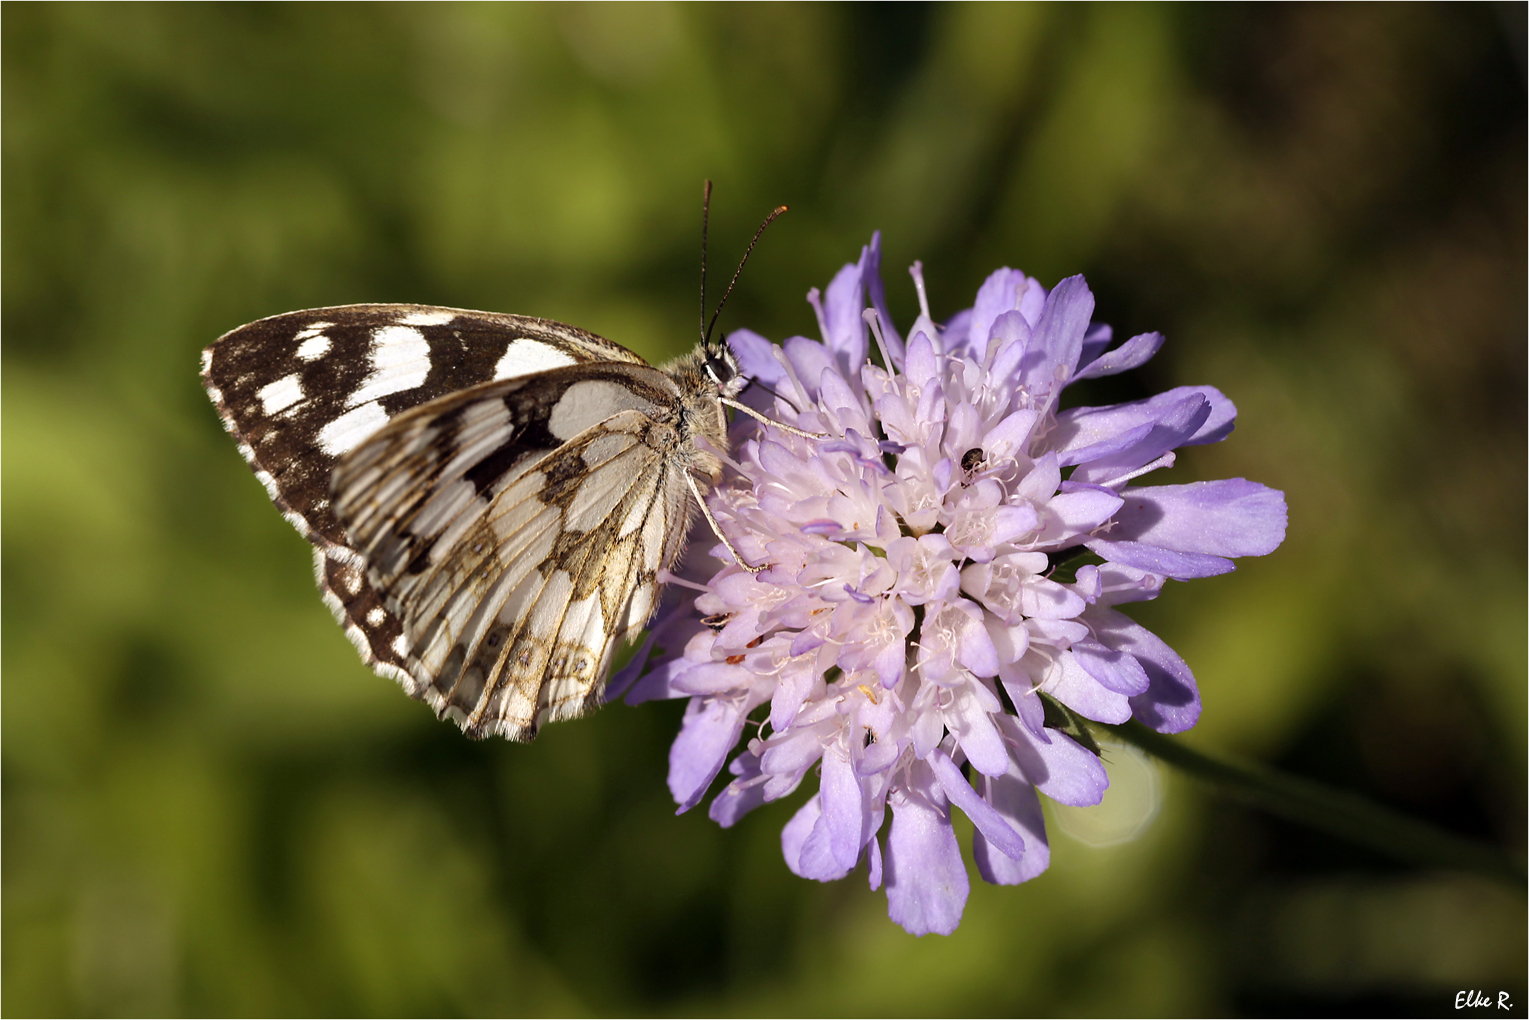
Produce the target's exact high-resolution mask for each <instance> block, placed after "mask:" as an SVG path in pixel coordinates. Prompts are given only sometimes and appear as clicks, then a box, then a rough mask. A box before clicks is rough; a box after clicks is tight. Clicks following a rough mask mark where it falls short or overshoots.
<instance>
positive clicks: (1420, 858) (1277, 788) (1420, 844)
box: [1094, 719, 1526, 887]
mask: <svg viewBox="0 0 1529 1020" xmlns="http://www.w3.org/2000/svg"><path fill="white" fill-rule="evenodd" d="M1094 725H1096V726H1098V727H1099V729H1101V730H1106V731H1108V732H1109V733H1111V734H1113V735H1115V736H1116V737H1119V738H1120V739H1122V740H1125V741H1126V742H1128V743H1131V744H1134V745H1135V746H1137V747H1139V748H1141V749H1142V750H1143V751H1146V752H1147V753H1148V754H1150V755H1152V756H1154V757H1156V758H1160V759H1162V760H1163V761H1165V762H1167V763H1168V764H1170V765H1173V766H1176V767H1178V768H1180V769H1182V770H1183V771H1185V772H1187V773H1189V774H1190V775H1192V776H1194V777H1196V778H1197V779H1200V780H1203V781H1205V782H1207V783H1209V784H1210V785H1211V786H1213V787H1215V788H1216V789H1217V790H1218V791H1219V792H1221V793H1223V794H1225V795H1227V796H1229V797H1234V798H1236V799H1237V800H1240V801H1242V802H1244V803H1246V804H1249V805H1251V806H1253V807H1256V808H1259V809H1261V810H1263V811H1267V812H1269V813H1270V814H1273V815H1278V816H1279V817H1281V818H1284V819H1286V820H1287V821H1292V822H1296V823H1298V824H1300V825H1306V826H1309V827H1311V828H1313V829H1320V830H1321V831H1323V832H1326V833H1329V834H1330V835H1333V836H1337V837H1339V838H1340V839H1346V840H1349V841H1350V842H1353V843H1358V844H1360V845H1362V846H1367V847H1369V848H1371V849H1373V850H1378V851H1380V852H1381V853H1383V854H1386V855H1388V856H1390V857H1393V858H1396V859H1398V860H1403V861H1407V862H1410V863H1413V864H1422V865H1427V866H1431V867H1438V868H1451V869H1456V870H1460V871H1472V872H1476V873H1478V874H1482V875H1488V876H1490V877H1492V878H1496V879H1500V880H1504V881H1507V882H1511V883H1512V884H1514V885H1517V886H1520V887H1523V886H1525V885H1526V877H1525V873H1524V865H1523V864H1522V863H1520V862H1518V861H1516V860H1514V859H1513V858H1511V857H1509V856H1508V855H1507V854H1506V853H1504V852H1503V851H1502V850H1501V849H1499V848H1497V847H1495V846H1492V845H1490V844H1488V843H1482V842H1478V841H1476V840H1472V839H1464V838H1462V837H1460V836H1455V835H1452V834H1450V833H1448V832H1444V831H1443V830H1441V829H1436V828H1434V827H1433V826H1432V825H1428V824H1427V823H1425V822H1419V821H1417V820H1415V819H1412V818H1408V817H1407V816H1406V815H1402V814H1398V813H1397V812H1395V811H1392V810H1390V809H1389V808H1384V807H1381V806H1380V805H1378V804H1374V803H1371V802H1370V801H1368V800H1365V799H1364V798H1363V797H1358V796H1356V795H1354V794H1352V793H1346V792H1344V791H1342V790H1334V789H1331V788H1329V787H1326V786H1323V785H1321V784H1320V783H1314V782H1311V781H1310V780H1308V779H1301V778H1299V777H1297V776H1289V775H1285V774H1283V773H1280V772H1276V771H1274V770H1273V769H1269V768H1264V767H1263V766H1261V765H1255V764H1252V763H1233V762H1229V761H1223V760H1221V759H1218V758H1213V757H1211V756H1209V755H1206V754H1202V753H1200V752H1199V751H1195V750H1193V749H1191V748H1189V747H1186V746H1184V745H1183V744H1181V743H1179V742H1178V741H1176V740H1174V739H1173V738H1171V737H1167V736H1164V735H1163V734H1161V733H1158V732H1156V731H1155V730H1151V729H1148V728H1147V727H1146V726H1143V725H1142V724H1141V723H1139V722H1137V721H1136V720H1134V719H1133V720H1131V721H1130V722H1127V723H1124V724H1121V725H1118V726H1110V725H1103V724H1098V723H1096V724H1094Z"/></svg>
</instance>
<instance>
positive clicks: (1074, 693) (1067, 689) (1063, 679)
mask: <svg viewBox="0 0 1529 1020" xmlns="http://www.w3.org/2000/svg"><path fill="white" fill-rule="evenodd" d="M1041 689H1042V690H1044V691H1045V692H1046V693H1047V694H1049V695H1051V696H1052V697H1053V698H1056V699H1057V700H1058V701H1060V702H1061V703H1062V704H1064V705H1066V706H1067V707H1068V708H1070V709H1072V710H1073V711H1074V712H1077V713H1078V714H1079V715H1081V716H1083V717H1084V718H1085V719H1094V720H1096V721H1098V722H1103V723H1123V722H1125V721H1126V720H1127V719H1129V718H1131V706H1130V703H1129V702H1128V701H1127V700H1126V696H1125V695H1124V694H1121V693H1119V692H1118V691H1112V690H1110V689H1109V688H1108V687H1105V686H1104V685H1103V684H1101V683H1100V682H1099V681H1097V680H1095V679H1094V678H1093V676H1091V675H1090V674H1089V672H1088V671H1087V670H1085V669H1084V668H1083V667H1082V665H1080V664H1079V662H1078V660H1077V657H1076V656H1074V655H1073V654H1072V652H1070V651H1068V652H1063V653H1062V654H1061V655H1059V656H1057V660H1056V664H1055V665H1054V666H1052V667H1051V672H1050V673H1048V674H1047V676H1046V682H1045V683H1044V684H1042V685H1041Z"/></svg>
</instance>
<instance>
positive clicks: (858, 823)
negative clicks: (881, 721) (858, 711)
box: [820, 731, 871, 871]
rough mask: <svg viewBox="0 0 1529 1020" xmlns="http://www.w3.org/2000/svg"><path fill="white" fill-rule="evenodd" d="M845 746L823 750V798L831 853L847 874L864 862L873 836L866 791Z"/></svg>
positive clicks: (835, 745) (839, 742) (821, 791)
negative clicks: (863, 852) (864, 852)
mask: <svg viewBox="0 0 1529 1020" xmlns="http://www.w3.org/2000/svg"><path fill="white" fill-rule="evenodd" d="M857 732H858V731H857ZM843 744H844V742H843V741H842V740H839V741H836V742H835V743H834V744H832V745H831V746H829V747H827V748H825V749H824V751H823V780H822V785H821V787H820V795H821V797H822V810H823V822H824V824H825V826H826V831H827V833H828V849H829V852H830V853H832V854H833V858H834V860H835V861H836V862H837V863H838V864H839V866H840V867H842V868H844V869H845V870H846V871H847V870H849V869H850V868H853V867H854V866H855V862H856V861H857V860H859V859H860V848H861V847H862V846H864V845H865V842H866V840H868V839H870V837H871V834H870V831H869V829H870V821H871V813H870V811H868V810H867V809H866V803H865V789H864V787H863V786H862V785H861V780H860V777H859V776H857V775H855V769H854V765H853V764H852V763H851V762H850V759H849V749H848V748H846V747H844V746H843Z"/></svg>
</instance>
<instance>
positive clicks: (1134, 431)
mask: <svg viewBox="0 0 1529 1020" xmlns="http://www.w3.org/2000/svg"><path fill="white" fill-rule="evenodd" d="M1152 426H1153V423H1152V422H1142V423H1141V424H1139V425H1133V426H1132V427H1131V428H1129V429H1126V430H1125V431H1124V432H1120V433H1116V434H1114V435H1110V436H1106V437H1104V438H1102V439H1100V440H1099V441H1098V442H1095V443H1090V444H1089V445H1087V446H1074V447H1071V448H1064V449H1061V450H1058V451H1057V453H1056V457H1057V463H1058V464H1060V465H1061V466H1062V467H1066V466H1067V465H1069V464H1086V463H1088V462H1089V461H1093V460H1102V459H1104V458H1105V457H1113V456H1115V455H1116V454H1118V453H1120V452H1122V451H1124V450H1129V449H1132V448H1134V447H1135V446H1136V445H1137V444H1139V443H1140V442H1141V441H1142V440H1144V439H1146V438H1147V437H1148V436H1149V435H1151V434H1152Z"/></svg>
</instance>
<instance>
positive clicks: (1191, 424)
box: [1064, 393, 1211, 485]
mask: <svg viewBox="0 0 1529 1020" xmlns="http://www.w3.org/2000/svg"><path fill="white" fill-rule="evenodd" d="M1210 413H1211V405H1210V401H1208V400H1206V399H1205V397H1204V396H1203V395H1201V394H1199V393H1191V394H1189V395H1188V396H1186V397H1185V398H1184V399H1183V400H1181V401H1179V402H1178V403H1176V404H1174V405H1172V406H1170V407H1168V408H1165V409H1164V412H1163V414H1162V415H1160V416H1159V417H1158V419H1157V420H1156V421H1155V422H1153V424H1152V427H1151V428H1150V429H1148V430H1147V433H1146V434H1145V435H1143V436H1142V437H1141V438H1140V439H1138V440H1136V442H1134V443H1132V444H1131V445H1129V446H1127V447H1126V448H1125V449H1122V450H1118V451H1116V452H1114V453H1110V454H1107V455H1105V456H1101V457H1090V458H1089V459H1088V460H1087V461H1085V462H1083V463H1081V464H1079V465H1078V467H1077V468H1075V469H1074V470H1073V473H1072V477H1071V478H1070V479H1069V481H1072V482H1090V483H1093V484H1096V485H1109V484H1111V483H1114V482H1117V481H1119V480H1123V479H1125V478H1128V477H1130V474H1131V472H1133V471H1134V470H1135V469H1136V468H1139V467H1141V466H1142V465H1144V464H1148V463H1150V462H1152V461H1154V460H1156V459H1157V458H1158V457H1161V456H1162V455H1163V454H1165V453H1167V452H1168V451H1169V450H1173V449H1176V448H1177V447H1180V446H1184V445H1185V444H1186V443H1188V441H1189V439H1190V437H1191V436H1193V435H1194V434H1195V433H1196V432H1198V431H1199V430H1200V428H1201V427H1202V426H1203V425H1204V424H1205V421H1206V420H1207V419H1208V418H1209V417H1210ZM1073 456H1077V454H1074V455H1073ZM1064 462H1065V459H1064Z"/></svg>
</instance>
